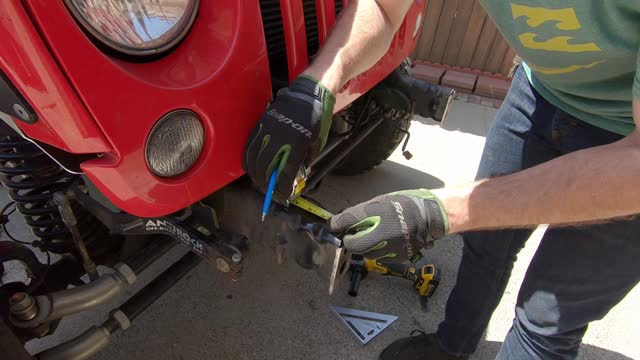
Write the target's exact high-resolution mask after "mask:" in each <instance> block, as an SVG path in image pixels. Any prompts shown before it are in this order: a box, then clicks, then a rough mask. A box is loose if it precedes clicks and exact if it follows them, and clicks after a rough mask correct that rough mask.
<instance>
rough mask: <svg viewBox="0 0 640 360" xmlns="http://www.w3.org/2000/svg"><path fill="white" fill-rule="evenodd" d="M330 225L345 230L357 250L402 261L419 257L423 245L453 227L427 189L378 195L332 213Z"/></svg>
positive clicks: (349, 244)
mask: <svg viewBox="0 0 640 360" xmlns="http://www.w3.org/2000/svg"><path fill="white" fill-rule="evenodd" d="M327 229H328V230H329V231H331V232H332V233H336V234H341V235H342V234H344V237H343V244H344V247H345V248H346V249H348V250H351V251H352V252H353V253H354V254H361V255H366V257H368V258H371V259H380V258H388V259H389V260H391V261H397V262H401V261H404V260H407V259H409V260H415V258H414V257H415V256H417V255H418V254H419V252H420V249H421V248H423V247H427V248H429V247H431V246H432V245H433V242H434V241H435V240H437V239H440V238H442V237H443V236H445V235H446V234H447V232H448V231H449V220H448V218H447V214H446V212H445V210H444V207H443V206H442V203H441V202H440V200H439V199H438V198H437V197H436V196H435V195H434V194H433V193H431V192H430V191H428V190H424V189H418V190H406V191H399V192H395V193H391V194H387V195H381V196H378V197H375V198H373V199H371V200H369V201H367V202H364V203H362V204H359V205H356V206H353V207H350V208H348V209H346V210H344V211H343V212H342V213H340V214H338V215H334V216H333V217H331V218H330V219H329V221H328V224H327Z"/></svg>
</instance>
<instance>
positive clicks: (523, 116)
mask: <svg viewBox="0 0 640 360" xmlns="http://www.w3.org/2000/svg"><path fill="white" fill-rule="evenodd" d="M621 138H622V136H621V135H618V134H614V133H611V132H609V131H606V130H603V129H600V128H597V127H594V126H592V125H589V124H587V123H585V122H583V121H581V120H579V119H576V118H574V117H573V116H571V115H569V114H567V113H565V112H564V111H562V110H560V109H558V108H557V107H555V106H554V105H552V104H550V103H549V102H548V101H546V100H545V99H544V98H542V96H540V95H539V94H538V93H537V92H536V91H535V90H534V89H533V88H532V87H531V86H530V84H529V81H528V80H527V77H526V75H525V73H524V71H522V69H520V70H519V71H517V73H516V75H515V77H514V79H513V83H512V86H511V89H510V90H509V94H508V95H507V98H506V99H505V102H504V104H503V105H502V107H501V108H500V110H499V111H498V113H497V115H496V119H495V121H494V122H493V124H492V126H491V129H490V130H489V134H488V136H487V142H486V145H485V149H484V152H483V155H482V160H481V162H480V168H479V170H478V175H477V177H478V178H479V179H481V178H487V177H495V176H500V175H506V174H510V173H514V172H517V171H520V170H523V169H526V168H529V167H532V166H535V165H538V164H540V163H543V162H546V161H549V160H551V159H554V158H557V157H560V156H562V155H564V154H567V153H570V152H573V151H578V150H581V149H585V148H589V147H594V146H600V145H605V144H609V143H612V142H614V141H617V140H619V139H621ZM535 186H536V184H531V189H532V191H535ZM567 190H568V189H567ZM584 196H590V194H584ZM540 201H544V199H540ZM593 206H597V202H594V205H593ZM531 232H532V231H531V230H500V231H482V232H473V233H467V234H464V236H463V238H464V248H463V254H462V260H461V263H460V269H459V271H458V278H457V281H456V285H455V287H454V289H453V291H452V293H451V295H450V297H449V300H448V302H447V307H446V312H445V320H444V321H443V322H442V323H441V324H440V326H439V328H438V333H437V334H438V339H439V341H440V343H441V345H442V347H443V348H444V350H446V351H447V352H449V353H452V354H456V355H465V354H471V353H473V352H474V351H475V349H476V347H477V345H478V343H479V342H480V340H481V338H482V335H483V333H484V331H485V329H486V327H487V324H488V322H489V319H490V318H491V315H492V313H493V311H494V310H495V308H496V306H497V305H498V303H499V302H500V298H501V297H502V293H503V292H504V289H505V287H506V285H507V282H508V280H509V276H510V274H511V269H512V268H513V263H514V262H515V260H516V256H517V254H518V252H519V251H520V249H521V248H522V247H523V246H524V244H525V242H526V240H527V238H528V237H529V236H530V235H531ZM639 235H640V219H631V220H624V221H614V222H608V223H604V224H599V225H590V226H580V227H565V228H550V229H549V230H547V232H546V234H545V235H544V238H543V239H542V242H541V244H540V246H539V248H538V249H537V251H536V254H535V256H534V258H533V260H532V262H531V264H530V265H529V268H528V270H527V273H526V276H525V278H524V281H523V283H522V286H521V288H520V292H519V294H518V300H517V304H516V310H515V319H514V321H513V325H512V327H511V330H510V331H509V333H508V335H507V337H506V339H505V341H504V343H503V345H502V349H501V350H500V352H499V354H498V356H497V358H498V359H516V360H525V359H574V358H575V357H576V356H577V354H578V348H579V346H580V343H581V340H582V336H583V335H584V333H585V331H586V330H587V326H588V324H589V322H591V321H594V320H598V319H601V318H602V317H604V316H605V315H606V314H607V312H608V311H609V310H610V309H611V308H612V307H613V306H614V305H615V304H617V303H618V302H619V301H620V300H622V299H623V298H624V297H625V295H626V294H627V293H628V292H629V291H630V290H631V289H632V288H633V287H634V286H635V284H636V283H638V281H639V280H640V267H639V266H638V262H639V261H640V239H639V238H638V237H639ZM629 336H634V335H632V334H629Z"/></svg>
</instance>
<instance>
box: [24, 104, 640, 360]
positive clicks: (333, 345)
mask: <svg viewBox="0 0 640 360" xmlns="http://www.w3.org/2000/svg"><path fill="white" fill-rule="evenodd" d="M494 113H495V110H494V109H489V108H485V107H481V106H479V105H471V104H466V103H459V102H457V103H455V105H454V106H453V109H452V112H451V114H450V117H449V119H448V121H447V123H446V124H445V126H444V128H441V127H439V126H438V125H436V124H434V123H433V122H431V121H429V120H426V119H421V118H417V119H415V121H414V122H413V125H412V129H411V142H410V150H411V151H412V153H413V154H414V158H413V159H412V160H411V161H407V160H405V159H404V158H403V157H402V155H401V154H400V153H399V152H396V153H394V155H393V156H392V157H391V159H390V161H386V162H385V163H383V164H382V165H381V166H379V167H378V168H376V169H374V170H373V171H371V172H369V173H368V174H365V175H360V176H355V177H331V178H329V179H327V181H325V183H324V184H323V188H322V190H321V191H320V193H319V194H318V196H316V198H317V199H318V200H319V201H321V202H322V203H323V204H324V205H325V206H326V207H328V208H329V209H331V210H334V211H335V210H339V209H342V208H344V207H346V206H349V205H353V204H356V203H358V202H360V201H363V200H367V199H369V198H370V197H372V196H374V195H377V194H381V193H386V192H389V191H394V190H401V189H407V188H417V187H426V188H437V187H441V186H443V185H445V184H449V185H450V184H455V183H459V182H465V181H469V180H472V179H473V177H474V175H475V171H476V169H477V165H478V161H479V157H480V152H481V149H482V146H483V144H484V137H483V136H484V135H485V134H486V130H487V128H488V125H489V124H490V122H491V119H492V118H493V115H494ZM18 230H20V229H16V231H18ZM543 232H544V228H539V229H538V231H536V234H535V235H534V236H533V237H532V239H531V240H530V241H529V242H528V244H527V247H526V248H525V249H524V250H523V251H522V254H521V256H520V257H519V260H518V263H517V264H516V267H515V269H514V275H513V277H512V279H511V282H510V284H509V286H508V289H507V291H506V293H505V296H504V298H503V300H502V303H501V304H500V306H499V308H498V310H497V311H496V312H495V314H494V316H493V318H492V321H491V324H490V326H489V329H488V331H487V333H486V337H485V338H486V340H485V341H483V342H482V344H481V345H480V348H479V349H478V352H477V353H476V354H475V356H474V358H475V359H482V360H484V359H492V358H493V357H494V356H495V354H496V353H497V352H498V350H499V348H500V345H501V342H502V339H503V338H504V335H505V334H506V332H507V330H508V329H509V326H510V323H511V320H512V317H513V304H514V302H515V296H516V295H517V289H518V286H519V284H520V281H521V280H522V277H523V276H524V273H525V270H526V266H527V264H528V261H529V259H530V258H531V256H532V255H533V253H534V252H535V249H536V246H537V241H539V238H540V235H541V234H542V233H543ZM180 251H181V250H180ZM180 251H174V252H172V253H171V254H169V256H168V257H167V259H165V263H168V262H170V261H171V260H172V259H175V258H176V257H177V256H179V255H180V253H181V252H180ZM460 254H461V241H460V239H459V237H457V236H451V237H449V238H447V239H444V240H441V241H440V242H438V243H437V245H436V246H435V247H434V248H433V249H432V250H430V251H429V252H428V258H429V260H431V261H432V262H434V263H436V264H438V265H439V266H440V267H441V268H442V270H443V281H442V285H441V287H440V289H439V290H438V292H437V293H436V295H435V296H434V298H433V299H432V301H431V302H430V311H429V312H428V313H424V312H423V311H421V309H420V306H419V303H418V299H417V296H416V295H415V294H414V292H413V291H412V289H411V286H410V284H409V283H407V282H406V281H402V280H399V279H389V278H382V277H376V276H370V277H368V278H367V279H366V280H364V281H363V283H362V286H361V290H360V296H359V297H357V298H351V297H349V296H348V295H347V294H346V287H347V282H346V281H343V282H341V283H340V284H339V285H340V286H339V288H338V289H337V290H336V291H335V293H334V295H333V296H331V297H329V296H328V295H327V284H326V282H324V281H321V280H320V279H319V278H318V276H317V275H316V273H315V272H313V271H306V270H302V269H301V268H299V267H298V266H297V265H295V264H293V263H292V262H291V261H290V262H289V263H287V264H285V265H276V264H275V261H274V254H273V251H272V250H271V249H270V248H269V247H268V246H266V245H264V244H256V245H255V246H253V248H252V250H251V254H250V258H249V260H248V263H247V266H246V270H245V273H244V275H243V277H242V279H241V280H240V281H239V282H237V283H234V282H231V281H230V280H229V279H228V278H227V277H226V276H224V274H221V273H219V272H217V271H215V270H214V269H213V268H212V267H211V266H209V265H206V264H201V265H200V266H198V267H197V268H196V269H195V270H194V271H193V272H192V273H191V274H189V275H188V276H187V277H186V278H185V279H183V280H182V281H180V282H179V283H178V284H176V286H175V287H174V288H173V289H172V290H171V291H170V292H169V293H168V294H166V295H165V296H164V297H163V298H162V299H160V300H159V301H158V302H157V303H156V304H154V305H153V306H152V307H151V308H150V309H149V310H148V311H147V312H146V313H144V314H143V315H142V316H140V317H139V318H138V319H137V321H136V322H135V323H134V324H133V326H132V327H131V328H130V329H129V330H128V331H126V332H121V333H119V334H117V335H116V336H115V337H114V339H113V341H112V343H111V344H110V345H109V346H108V348H107V349H106V350H104V351H103V352H102V353H100V354H99V355H98V356H96V357H95V359H113V360H115V359H267V358H268V359H302V358H304V359H307V360H314V359H377V354H378V353H379V351H380V350H381V349H382V348H384V347H385V346H386V345H387V344H389V343H390V342H392V341H393V340H395V339H396V338H399V337H402V336H407V335H408V334H409V333H410V332H411V330H414V329H421V330H423V331H425V332H429V331H433V330H435V329H436V327H437V324H438V322H439V321H441V320H442V319H443V317H444V306H445V303H446V299H447V296H448V294H449V292H450V291H451V288H452V286H453V284H454V281H455V277H456V271H457V267H458V264H459V261H460ZM165 266H166V265H165ZM161 267H162V266H158V267H156V268H155V269H152V270H151V271H150V274H144V275H146V276H143V278H147V279H148V278H149V277H150V275H152V274H153V273H157V272H158V271H160V270H161ZM121 301H123V299H119V302H121ZM330 304H334V305H338V306H344V307H352V308H357V309H362V310H368V311H376V312H381V313H386V314H392V315H396V316H398V317H399V319H398V321H396V322H395V323H394V324H393V325H391V326H390V327H389V328H388V329H387V330H385V331H384V332H383V333H382V334H381V335H379V336H378V337H377V338H375V339H374V340H372V341H371V342H370V343H369V344H367V345H366V346H362V345H361V344H360V343H359V342H358V341H356V339H355V338H354V337H353V336H352V335H351V333H350V332H348V330H347V329H346V328H345V327H344V326H343V325H342V324H341V323H339V322H338V321H337V320H336V318H334V315H333V314H332V313H331V312H330V310H329V305H330ZM639 305H640V289H639V288H638V287H637V288H636V289H635V290H634V291H633V292H632V293H630V294H629V296H627V298H626V299H625V300H624V301H623V302H622V303H621V304H620V305H618V306H617V307H616V308H615V309H614V310H613V311H612V312H611V313H610V314H609V315H608V316H607V317H606V318H605V319H604V320H602V321H599V322H597V323H594V324H593V325H592V326H591V328H590V330H589V331H588V333H587V335H586V337H585V345H584V346H583V348H582V351H581V354H580V357H579V358H580V359H582V360H586V359H589V360H591V359H593V360H596V359H597V360H600V359H605V360H623V359H630V358H640V344H638V343H637V341H635V340H636V339H637V338H636V336H637V334H638V333H640V325H638V320H639V316H638V310H637V309H638V308H639ZM112 306H114V304H112V305H110V306H105V307H103V308H101V310H100V312H99V313H98V314H95V315H94V316H88V315H86V314H83V315H78V316H75V317H73V318H70V319H68V320H65V321H63V322H62V324H61V329H60V332H59V333H57V334H56V335H55V336H54V337H53V339H45V340H44V341H43V340H41V341H34V342H32V343H31V344H29V349H30V350H31V351H33V352H36V351H38V350H41V349H43V348H46V347H48V346H49V344H50V343H51V341H55V340H62V339H66V338H69V337H72V336H74V335H77V334H80V333H81V332H82V331H83V330H84V329H85V328H86V327H87V326H89V325H92V324H99V323H100V322H102V321H103V320H104V318H105V316H106V313H107V312H108V310H109V309H110V308H111V307H112Z"/></svg>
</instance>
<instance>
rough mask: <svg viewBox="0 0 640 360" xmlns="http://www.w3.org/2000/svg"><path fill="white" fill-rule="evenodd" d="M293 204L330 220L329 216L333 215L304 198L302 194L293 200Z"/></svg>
mask: <svg viewBox="0 0 640 360" xmlns="http://www.w3.org/2000/svg"><path fill="white" fill-rule="evenodd" d="M291 204H293V205H295V206H297V207H299V208H300V209H302V210H304V211H307V212H310V213H312V214H313V215H315V216H317V217H319V218H321V219H324V220H329V218H330V217H332V216H333V214H332V213H330V212H328V211H327V210H325V209H323V208H321V207H320V206H318V205H316V204H314V203H312V202H311V201H309V200H307V199H305V198H303V197H302V196H298V197H297V198H295V199H293V200H291Z"/></svg>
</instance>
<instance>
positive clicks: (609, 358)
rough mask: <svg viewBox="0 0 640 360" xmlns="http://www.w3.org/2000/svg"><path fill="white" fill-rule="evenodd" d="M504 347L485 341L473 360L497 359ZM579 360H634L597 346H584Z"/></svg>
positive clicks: (498, 343) (496, 342)
mask: <svg viewBox="0 0 640 360" xmlns="http://www.w3.org/2000/svg"><path fill="white" fill-rule="evenodd" d="M501 346H502V343H501V342H498V341H486V340H483V341H482V342H481V343H480V345H479V346H478V350H476V352H475V354H474V355H473V359H477V360H491V359H495V357H496V355H498V352H499V351H500V347H501ZM578 360H632V359H631V358H630V357H627V356H625V355H622V354H620V353H617V352H615V351H611V350H607V349H603V348H599V347H597V346H593V345H588V344H582V345H581V346H580V353H579V354H578Z"/></svg>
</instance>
